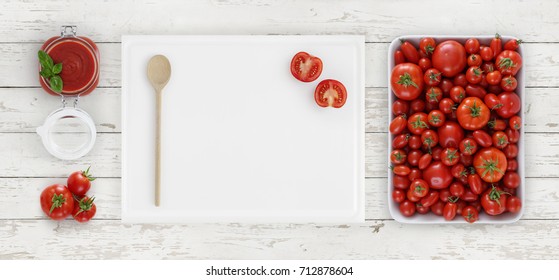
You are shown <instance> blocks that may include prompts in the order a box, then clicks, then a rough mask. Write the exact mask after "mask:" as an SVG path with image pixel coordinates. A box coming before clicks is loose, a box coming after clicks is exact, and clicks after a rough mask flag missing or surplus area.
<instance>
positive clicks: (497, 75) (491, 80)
mask: <svg viewBox="0 0 559 280" xmlns="http://www.w3.org/2000/svg"><path fill="white" fill-rule="evenodd" d="M485 79H486V80H487V83H488V84H490V85H499V84H501V72H499V71H493V72H489V73H487V75H486V76H485Z"/></svg>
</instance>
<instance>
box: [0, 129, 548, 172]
mask: <svg viewBox="0 0 559 280" xmlns="http://www.w3.org/2000/svg"><path fill="white" fill-rule="evenodd" d="M365 141H366V142H365V143H366V144H365V165H366V170H365V174H366V177H386V176H387V174H388V165H387V162H386V159H387V154H386V153H387V135H386V134H385V133H367V134H366V136H365ZM0 143H2V145H0V177H64V176H65V175H67V174H66V173H67V172H69V171H71V170H79V169H82V168H84V167H87V166H89V165H93V166H95V167H96V168H95V169H96V171H95V173H96V175H97V176H99V177H120V149H121V148H120V134H118V133H101V134H98V135H97V142H96V144H95V147H94V148H93V150H92V151H91V152H90V153H89V154H88V155H86V156H84V157H82V158H81V159H78V160H73V161H62V160H58V159H55V158H54V157H52V156H50V155H49V154H48V153H47V151H46V150H45V149H44V147H43V146H42V143H41V140H40V138H39V136H38V135H36V134H34V133H0ZM526 176H527V177H559V138H558V137H557V135H556V134H546V133H529V134H526Z"/></svg>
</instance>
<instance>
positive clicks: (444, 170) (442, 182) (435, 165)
mask: <svg viewBox="0 0 559 280" xmlns="http://www.w3.org/2000/svg"><path fill="white" fill-rule="evenodd" d="M423 179H424V180H425V181H427V183H428V184H429V186H430V187H431V188H433V189H436V190H440V189H445V188H447V187H448V186H449V185H450V183H452V180H453V177H452V173H451V172H450V167H448V166H446V165H444V164H443V163H442V162H440V161H435V162H432V163H431V164H430V165H429V167H427V168H426V169H425V170H423Z"/></svg>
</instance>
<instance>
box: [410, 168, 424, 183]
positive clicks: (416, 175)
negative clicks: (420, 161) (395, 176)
mask: <svg viewBox="0 0 559 280" xmlns="http://www.w3.org/2000/svg"><path fill="white" fill-rule="evenodd" d="M421 178H423V173H421V170H419V168H411V171H410V174H409V175H408V179H410V181H412V182H413V180H415V179H421Z"/></svg>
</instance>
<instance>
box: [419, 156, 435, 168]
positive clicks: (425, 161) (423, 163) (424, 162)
mask: <svg viewBox="0 0 559 280" xmlns="http://www.w3.org/2000/svg"><path fill="white" fill-rule="evenodd" d="M431 160H433V156H431V154H424V155H423V156H421V158H420V159H419V162H418V164H417V167H418V168H419V169H420V170H423V169H425V168H427V167H428V166H429V164H431Z"/></svg>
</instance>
